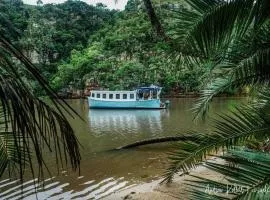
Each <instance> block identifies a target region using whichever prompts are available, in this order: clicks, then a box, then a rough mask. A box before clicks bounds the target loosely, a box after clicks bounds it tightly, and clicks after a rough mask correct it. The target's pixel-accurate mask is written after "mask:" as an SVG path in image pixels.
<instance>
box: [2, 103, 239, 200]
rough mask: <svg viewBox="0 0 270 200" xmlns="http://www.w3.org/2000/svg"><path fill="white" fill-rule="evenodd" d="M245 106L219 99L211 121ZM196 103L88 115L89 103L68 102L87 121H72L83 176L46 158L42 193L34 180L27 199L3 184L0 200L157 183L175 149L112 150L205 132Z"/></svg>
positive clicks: (90, 195) (86, 195) (89, 195)
mask: <svg viewBox="0 0 270 200" xmlns="http://www.w3.org/2000/svg"><path fill="white" fill-rule="evenodd" d="M243 100H244V99H242V98H216V99H214V100H213V102H212V104H211V109H210V112H209V115H210V116H211V117H215V113H219V114H220V113H222V112H226V111H227V108H233V107H234V105H236V104H238V103H239V102H241V101H243ZM193 103H194V99H188V98H187V99H171V104H170V107H169V109H167V110H89V109H88V107H87V103H86V101H85V100H69V101H68V104H69V105H70V106H71V107H72V108H73V109H74V110H76V111H77V112H78V113H79V114H80V115H81V116H82V118H83V119H84V121H83V120H81V119H79V118H78V117H77V118H75V119H72V118H71V117H70V116H69V117H68V118H69V120H70V123H71V124H72V127H73V128H74V130H75V133H76V135H77V137H78V139H79V141H80V143H81V145H82V149H81V154H82V164H81V174H80V175H79V174H78V172H75V173H74V172H71V171H69V170H66V169H63V170H61V171H60V174H58V175H57V173H56V170H55V169H54V168H55V161H54V159H53V156H48V158H47V159H46V163H47V164H48V166H49V168H50V169H51V170H52V174H53V176H52V177H48V179H46V180H45V186H44V187H42V186H40V187H38V189H37V194H35V188H34V184H33V183H34V181H33V180H32V179H30V178H29V179H28V180H26V182H25V183H24V185H23V187H24V193H23V194H21V190H20V188H21V186H20V185H19V184H18V182H19V181H18V180H17V179H7V178H2V179H0V199H21V198H23V199H35V198H36V197H38V199H39V200H40V199H100V198H102V197H104V196H106V195H108V194H110V193H112V192H114V191H117V190H119V189H123V188H126V187H130V186H131V185H134V184H139V183H141V182H148V181H151V180H154V179H157V178H158V177H160V176H161V175H162V173H163V172H164V170H165V169H166V166H168V160H167V157H166V152H168V151H169V150H170V149H171V148H172V146H171V145H169V144H162V145H149V146H145V147H140V148H136V149H130V150H121V151H112V149H114V148H116V147H119V146H122V145H125V144H129V143H132V142H135V141H137V140H142V139H148V138H155V137H161V136H170V135H176V134H185V133H186V132H187V131H189V130H199V131H207V130H208V129H209V127H210V124H209V123H208V121H206V122H201V121H199V122H197V123H194V122H193V121H192V119H193V114H192V112H191V110H190V109H191V108H192V105H193ZM22 195H23V196H22ZM36 195H37V196H36Z"/></svg>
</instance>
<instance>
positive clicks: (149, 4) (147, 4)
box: [143, 0, 169, 41]
mask: <svg viewBox="0 0 270 200" xmlns="http://www.w3.org/2000/svg"><path fill="white" fill-rule="evenodd" d="M143 2H144V6H145V8H146V10H147V14H148V16H149V18H150V21H151V24H152V27H153V28H154V29H155V31H156V33H157V36H158V37H161V38H162V39H164V40H165V41H168V40H169V38H168V37H167V36H166V34H165V32H164V29H163V28H162V25H161V23H160V21H159V19H158V17H157V15H156V12H155V9H154V7H153V5H152V2H151V0H143Z"/></svg>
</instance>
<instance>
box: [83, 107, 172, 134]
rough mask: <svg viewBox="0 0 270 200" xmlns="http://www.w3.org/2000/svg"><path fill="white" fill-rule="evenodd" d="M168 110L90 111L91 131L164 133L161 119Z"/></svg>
mask: <svg viewBox="0 0 270 200" xmlns="http://www.w3.org/2000/svg"><path fill="white" fill-rule="evenodd" d="M168 115H169V111H168V110H90V111H89V114H88V116H89V123H90V129H91V131H92V132H94V133H104V132H111V133H112V132H117V133H137V132H141V131H143V132H150V133H156V132H159V131H162V123H161V121H162V120H161V118H162V117H166V116H168Z"/></svg>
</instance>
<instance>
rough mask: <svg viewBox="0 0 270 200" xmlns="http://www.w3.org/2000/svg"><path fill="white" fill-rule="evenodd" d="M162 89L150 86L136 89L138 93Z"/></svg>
mask: <svg viewBox="0 0 270 200" xmlns="http://www.w3.org/2000/svg"><path fill="white" fill-rule="evenodd" d="M161 89H162V87H159V86H156V85H151V86H149V87H139V88H137V90H138V91H149V90H161Z"/></svg>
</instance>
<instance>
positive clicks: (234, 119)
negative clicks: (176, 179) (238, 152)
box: [164, 102, 270, 182]
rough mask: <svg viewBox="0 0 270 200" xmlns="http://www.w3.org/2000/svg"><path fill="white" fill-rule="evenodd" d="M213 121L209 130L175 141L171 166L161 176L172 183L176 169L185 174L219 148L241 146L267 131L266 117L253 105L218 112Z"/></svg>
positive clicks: (269, 127)
mask: <svg viewBox="0 0 270 200" xmlns="http://www.w3.org/2000/svg"><path fill="white" fill-rule="evenodd" d="M268 104H269V102H268ZM214 122H215V126H214V130H213V131H212V132H210V133H208V134H203V133H200V134H197V135H198V137H197V139H193V140H192V141H183V142H179V143H178V144H177V146H176V150H174V151H173V152H171V153H170V154H169V158H170V160H171V165H170V167H169V168H168V169H167V171H166V173H165V175H164V177H165V178H164V181H165V182H171V181H172V179H173V176H174V174H176V173H177V172H179V171H182V172H183V173H186V172H188V171H189V170H190V169H193V168H195V167H196V166H197V165H198V164H200V163H201V162H202V161H203V160H204V159H205V157H206V156H207V155H208V154H210V153H217V151H218V150H219V149H220V148H222V149H223V150H225V149H230V148H231V147H233V146H236V145H241V144H243V142H245V141H247V140H248V139H250V138H252V137H254V136H255V135H256V136H258V135H261V136H262V137H265V134H267V132H268V131H269V130H270V123H269V121H268V119H266V118H265V116H264V115H263V114H262V113H261V112H260V111H258V110H256V109H255V108H253V107H252V106H242V107H241V108H235V110H234V111H231V112H230V113H229V114H222V115H219V119H216V120H214Z"/></svg>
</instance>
